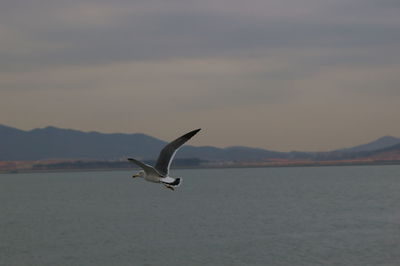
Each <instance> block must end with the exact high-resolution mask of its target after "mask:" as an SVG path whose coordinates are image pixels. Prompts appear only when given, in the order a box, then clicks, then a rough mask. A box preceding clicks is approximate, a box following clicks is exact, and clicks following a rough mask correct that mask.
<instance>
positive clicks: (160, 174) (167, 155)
mask: <svg viewBox="0 0 400 266" xmlns="http://www.w3.org/2000/svg"><path fill="white" fill-rule="evenodd" d="M199 131H200V128H199V129H196V130H193V131H190V132H189V133H186V134H185V135H183V136H181V137H179V138H177V139H176V140H174V141H172V142H170V143H168V144H167V145H166V146H165V147H164V148H163V149H162V150H161V152H160V155H159V156H158V159H157V162H156V165H155V166H154V167H153V166H151V165H148V164H145V163H142V162H141V161H138V160H135V159H133V158H128V160H129V161H130V162H132V163H134V164H136V165H137V166H139V167H141V168H142V169H143V170H140V171H139V172H138V173H137V174H135V175H133V176H132V178H135V177H143V178H144V179H145V180H147V181H149V182H154V183H161V184H163V185H164V186H165V187H166V188H169V189H171V190H174V189H175V188H176V187H177V186H179V185H180V183H181V178H173V177H170V176H168V174H169V168H170V166H171V162H172V160H173V159H174V157H175V154H176V152H177V150H178V149H179V148H180V147H181V146H182V145H183V144H184V143H185V142H186V141H188V140H189V139H191V138H192V137H193V136H194V135H196V134H197V132H199Z"/></svg>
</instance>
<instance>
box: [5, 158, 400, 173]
mask: <svg viewBox="0 0 400 266" xmlns="http://www.w3.org/2000/svg"><path fill="white" fill-rule="evenodd" d="M79 162H81V163H80V164H79V165H80V167H73V166H71V165H69V167H62V165H63V164H62V165H59V164H57V165H58V167H55V166H54V164H51V163H49V164H43V163H40V166H41V167H37V165H38V164H33V165H31V164H29V163H27V162H24V164H22V163H21V162H13V163H12V166H13V167H10V166H11V165H10V163H9V164H8V167H4V162H2V164H1V165H2V166H3V168H0V174H17V173H52V172H54V173H55V172H96V171H130V170H132V171H135V170H137V168H135V167H113V166H112V164H111V166H110V162H108V161H107V166H108V167H87V166H89V165H85V164H84V163H82V161H79ZM36 163H37V162H36ZM97 163H98V162H97ZM19 165H23V166H21V167H18V166H19ZM35 165H36V167H34V166H35ZM369 165H400V160H376V161H371V160H368V161H367V160H360V161H307V162H305V161H292V162H290V161H286V162H217V163H207V164H199V165H186V166H185V165H181V166H175V167H173V169H218V168H270V167H271V168H277V167H325V166H369ZM64 166H65V165H64Z"/></svg>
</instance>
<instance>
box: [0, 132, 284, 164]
mask: <svg viewBox="0 0 400 266" xmlns="http://www.w3.org/2000/svg"><path fill="white" fill-rule="evenodd" d="M165 144H166V142H165V141H162V140H159V139H157V138H154V137H151V136H148V135H145V134H139V133H135V134H120V133H117V134H103V133H99V132H82V131H78V130H71V129H61V128H56V127H51V126H49V127H45V128H39V129H33V130H30V131H23V130H19V129H16V128H12V127H7V126H2V125H0V160H1V161H18V160H45V159H100V160H113V159H114V160H115V159H119V158H124V157H128V156H132V157H136V158H139V159H150V160H151V159H153V160H154V159H156V158H157V156H158V153H159V151H160V150H161V149H162V147H163V146H164V145H165ZM286 156H287V155H286V154H285V153H281V152H273V151H268V150H263V149H256V148H248V147H229V148H216V147H211V146H203V147H194V146H189V145H186V146H184V147H183V148H182V149H181V151H180V152H179V153H178V154H177V158H178V159H179V158H198V159H204V160H212V161H232V160H233V161H252V160H263V159H267V158H272V157H274V158H284V157H286Z"/></svg>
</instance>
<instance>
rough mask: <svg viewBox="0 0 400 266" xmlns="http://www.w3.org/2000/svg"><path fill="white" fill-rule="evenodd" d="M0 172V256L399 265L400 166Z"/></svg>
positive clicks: (15, 260)
mask: <svg viewBox="0 0 400 266" xmlns="http://www.w3.org/2000/svg"><path fill="white" fill-rule="evenodd" d="M172 174H173V175H174V176H178V177H183V184H182V186H181V187H179V188H178V190H176V191H174V192H172V191H170V190H168V189H165V188H163V187H162V186H159V185H158V184H152V183H148V182H145V181H143V180H138V179H132V178H130V176H131V175H132V173H131V172H125V171H116V172H85V173H45V174H42V173H40V174H39V173H35V174H9V175H8V174H3V175H0V215H1V216H0V265H52V266H55V265H71V266H72V265H74V266H75V265H171V266H172V265H274V266H275V265H304V266H306V265H307V266H309V265H363V266H365V265H374V266H375V265H399V262H400V166H358V167H357V166H352V167H304V168H252V169H199V170H174V171H173V173H172Z"/></svg>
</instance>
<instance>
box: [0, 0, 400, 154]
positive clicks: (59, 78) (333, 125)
mask: <svg viewBox="0 0 400 266" xmlns="http://www.w3.org/2000/svg"><path fill="white" fill-rule="evenodd" d="M399 14H400V1H399V0H379V1H378V0H247V1H243V0H240V1H239V0H202V1H198V0H185V1H183V0H179V1H178V0H135V1H132V0H129V1H128V0H108V1H106V0H96V1H91V0H65V1H61V0H2V1H1V4H0V124H4V125H8V126H13V127H17V128H20V129H25V130H28V129H32V128H37V127H45V126H48V125H53V126H57V127H62V128H72V129H79V130H85V131H92V130H94V131H100V132H109V133H110V132H123V133H136V132H141V133H146V134H149V135H152V136H154V137H157V138H160V139H163V140H171V139H173V138H175V137H177V136H178V135H180V134H182V133H185V132H186V131H188V130H191V129H194V128H198V127H202V128H203V131H202V132H201V134H199V135H198V136H197V137H196V138H195V139H193V140H192V141H191V144H193V145H214V146H218V147H226V146H232V145H245V146H253V147H261V148H267V149H272V150H280V151H288V150H309V151H311V150H329V149H336V148H342V147H346V146H351V145H357V144H361V143H365V142H368V141H371V140H373V139H375V138H378V137H381V136H384V135H393V136H397V137H400V16H399Z"/></svg>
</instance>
